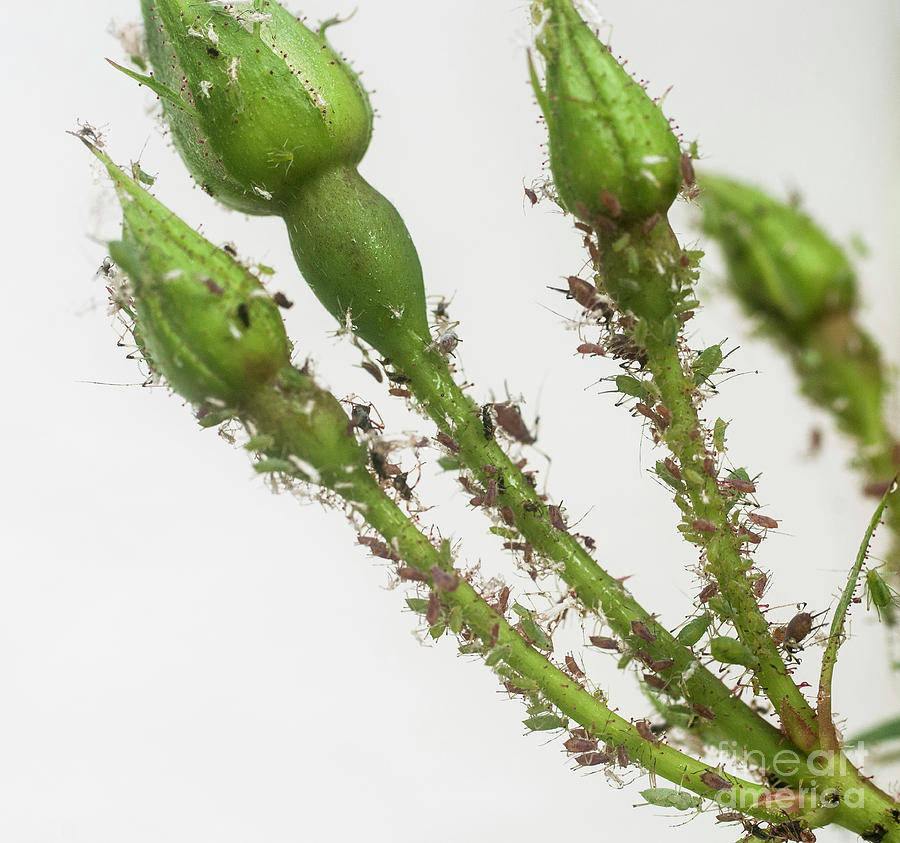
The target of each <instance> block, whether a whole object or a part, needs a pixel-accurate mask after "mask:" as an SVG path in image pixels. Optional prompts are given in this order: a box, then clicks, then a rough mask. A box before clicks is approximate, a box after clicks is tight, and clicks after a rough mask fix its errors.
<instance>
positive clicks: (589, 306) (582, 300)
mask: <svg viewBox="0 0 900 843" xmlns="http://www.w3.org/2000/svg"><path fill="white" fill-rule="evenodd" d="M566 280H567V281H568V283H569V292H568V293H566V298H567V299H575V301H577V302H578V304H580V305H581V306H582V307H583V308H584V309H585V310H598V309H599V308H600V307H602V306H603V304H604V303H603V300H602V299H601V298H600V296H599V294H598V293H597V288H596V287H595V286H594V285H593V284H591V283H590V282H589V281H585V280H584V279H583V278H579V277H578V276H577V275H570V276H569V277H568V278H567V279H566Z"/></svg>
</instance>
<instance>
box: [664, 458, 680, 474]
mask: <svg viewBox="0 0 900 843" xmlns="http://www.w3.org/2000/svg"><path fill="white" fill-rule="evenodd" d="M663 464H664V465H665V467H666V468H667V469H668V470H669V474H671V475H672V476H673V477H674V478H675V479H676V480H681V469H680V468H679V467H678V464H677V463H676V462H675V460H673V459H672V458H671V457H666V458H665V459H664V460H663Z"/></svg>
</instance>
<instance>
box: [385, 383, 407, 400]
mask: <svg viewBox="0 0 900 843" xmlns="http://www.w3.org/2000/svg"><path fill="white" fill-rule="evenodd" d="M388 394H389V395H393V396H395V397H396V398H412V393H411V392H410V391H409V390H408V389H403V388H402V387H399V386H392V387H391V388H390V389H389V390H388Z"/></svg>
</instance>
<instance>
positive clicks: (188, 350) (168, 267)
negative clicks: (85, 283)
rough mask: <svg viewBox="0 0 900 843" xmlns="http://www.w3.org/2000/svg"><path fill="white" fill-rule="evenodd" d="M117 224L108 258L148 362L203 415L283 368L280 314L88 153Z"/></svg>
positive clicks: (220, 258) (237, 269) (237, 270)
mask: <svg viewBox="0 0 900 843" xmlns="http://www.w3.org/2000/svg"><path fill="white" fill-rule="evenodd" d="M92 149H93V151H94V154H95V155H96V156H97V157H98V158H99V159H100V160H101V161H102V162H103V164H104V166H105V167H106V169H107V171H108V172H109V175H110V177H111V178H112V179H113V181H114V182H115V186H116V192H117V194H118V196H119V201H120V202H121V205H122V212H123V215H124V224H123V237H122V240H121V241H118V242H114V243H110V254H111V255H112V257H113V259H114V260H115V261H116V263H117V264H118V265H119V267H120V268H121V269H122V271H123V272H124V273H125V275H126V276H127V277H128V280H129V282H130V284H131V292H132V295H133V297H134V306H135V311H136V322H137V325H136V329H137V330H138V331H139V335H140V341H141V344H142V346H143V347H145V348H146V352H147V356H148V362H149V363H150V364H151V365H152V367H153V368H154V369H155V370H156V371H157V372H158V373H159V374H161V375H162V376H163V377H164V378H165V379H166V381H167V382H168V384H169V386H170V387H171V388H172V389H173V390H175V392H177V393H179V394H180V395H182V396H183V397H184V398H186V399H187V400H188V401H190V402H192V403H194V404H201V405H210V404H212V405H219V406H228V407H240V406H241V405H243V404H244V403H245V402H246V400H247V399H248V397H249V396H252V395H253V394H254V393H255V392H256V391H257V390H259V389H261V388H262V387H264V386H266V385H268V384H269V383H270V382H271V381H272V380H273V379H274V377H275V375H276V374H277V373H278V371H279V370H280V369H281V368H282V367H283V366H285V365H287V364H288V363H289V362H290V343H289V341H288V339H287V335H286V334H285V330H284V324H283V322H282V320H281V316H280V314H279V312H278V306H277V305H276V304H275V303H274V301H273V300H272V299H271V298H270V297H269V296H268V295H267V294H266V292H265V290H263V288H262V285H261V284H260V283H259V281H258V279H257V278H256V277H255V276H254V275H252V274H251V273H250V272H249V271H248V270H247V269H245V268H244V267H243V266H241V265H240V264H239V263H238V262H237V261H235V260H234V258H232V257H231V255H229V254H228V253H227V252H225V251H224V250H222V249H219V248H217V247H216V246H214V245H213V244H212V243H210V242H209V241H207V240H205V239H204V238H203V237H201V236H200V235H199V234H198V233H197V232H196V231H195V230H194V229H193V228H191V227H190V226H189V225H188V224H187V223H185V222H184V221H183V220H181V219H179V218H178V217H177V216H175V215H174V214H173V213H172V212H171V211H169V210H168V209H167V208H166V207H165V206H164V205H162V204H161V203H160V202H158V201H157V200H156V199H154V198H153V197H152V196H151V195H150V194H149V193H148V192H147V191H146V190H145V189H144V188H143V187H141V185H139V184H138V183H137V182H136V181H135V180H134V179H132V178H130V177H129V176H127V175H126V174H125V173H124V172H122V170H120V169H119V168H118V167H116V166H115V165H114V164H113V163H112V161H111V160H110V159H109V158H108V157H107V156H106V155H105V154H104V153H102V152H101V151H100V150H98V149H96V148H94V147H92Z"/></svg>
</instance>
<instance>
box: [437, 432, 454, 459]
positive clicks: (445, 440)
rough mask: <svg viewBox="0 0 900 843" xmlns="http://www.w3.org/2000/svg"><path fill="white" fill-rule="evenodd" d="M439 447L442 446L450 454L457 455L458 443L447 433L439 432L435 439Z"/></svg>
mask: <svg viewBox="0 0 900 843" xmlns="http://www.w3.org/2000/svg"><path fill="white" fill-rule="evenodd" d="M434 438H435V439H437V441H438V442H440V444H441V445H443V446H444V447H445V448H446V449H447V450H448V451H449V452H450V453H451V454H458V453H459V442H457V441H456V440H455V439H454V438H453V437H452V436H450V434H449V433H444V432H443V431H441V432H440V433H438V434H437V435H436V436H435V437H434Z"/></svg>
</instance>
